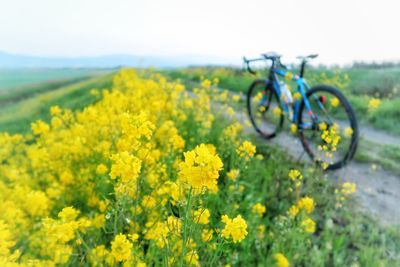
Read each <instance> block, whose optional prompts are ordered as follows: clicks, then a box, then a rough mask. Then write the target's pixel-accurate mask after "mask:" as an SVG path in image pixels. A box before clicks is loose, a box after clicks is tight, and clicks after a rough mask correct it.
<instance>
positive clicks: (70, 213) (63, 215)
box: [58, 207, 79, 222]
mask: <svg viewBox="0 0 400 267" xmlns="http://www.w3.org/2000/svg"><path fill="white" fill-rule="evenodd" d="M78 215H79V211H78V210H76V209H74V208H73V207H65V208H63V209H62V211H60V212H59V213H58V217H59V218H60V219H61V220H63V221H64V222H72V221H74V220H75V219H76V218H77V217H78Z"/></svg>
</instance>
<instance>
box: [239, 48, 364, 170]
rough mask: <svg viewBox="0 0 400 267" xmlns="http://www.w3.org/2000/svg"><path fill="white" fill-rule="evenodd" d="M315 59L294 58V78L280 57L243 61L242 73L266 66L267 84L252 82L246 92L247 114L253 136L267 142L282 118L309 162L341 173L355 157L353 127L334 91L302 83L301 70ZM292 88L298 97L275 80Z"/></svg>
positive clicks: (355, 129) (344, 104) (345, 105)
mask: <svg viewBox="0 0 400 267" xmlns="http://www.w3.org/2000/svg"><path fill="white" fill-rule="evenodd" d="M317 56H318V55H316V54H314V55H308V56H303V57H298V58H299V59H300V60H301V64H300V71H299V74H298V75H295V74H293V73H292V72H290V71H289V69H288V67H286V66H285V65H284V64H282V63H281V61H280V58H281V56H280V55H278V54H277V53H274V52H271V53H266V54H262V57H261V58H255V59H246V58H243V60H244V63H245V65H246V67H247V70H248V71H249V72H250V73H251V74H256V71H254V70H253V69H252V68H251V66H250V65H251V63H252V62H255V61H271V62H272V64H271V66H270V69H269V73H268V76H267V77H266V79H257V80H255V81H254V82H253V83H252V84H251V85H250V87H249V90H248V92H247V111H248V115H249V117H250V121H251V123H252V125H253V127H254V128H255V130H256V131H257V132H258V133H259V134H260V135H261V136H263V137H264V138H266V139H271V138H273V137H275V136H276V135H277V133H278V132H279V131H280V130H281V129H282V126H283V122H284V118H285V116H287V117H289V119H290V120H291V122H292V125H291V131H292V132H293V133H295V134H297V135H298V136H299V138H300V141H301V144H302V146H303V148H304V150H305V151H306V152H307V154H308V155H309V156H310V158H311V159H312V160H313V161H315V162H317V163H319V164H321V165H322V166H323V168H324V169H326V170H334V169H338V168H341V167H343V166H344V165H345V164H346V163H347V162H348V161H349V160H351V159H352V158H353V156H354V154H355V152H356V149H357V143H358V125H357V119H356V115H355V113H354V110H353V108H352V107H351V105H350V103H349V101H348V100H347V99H346V98H345V96H344V95H343V94H342V93H341V92H340V91H339V90H338V89H337V88H335V87H333V86H329V85H317V86H314V87H312V88H311V87H310V86H309V85H308V84H307V82H306V80H305V78H304V73H305V67H306V65H307V63H308V61H309V60H311V59H314V58H316V57H317ZM278 76H281V77H284V78H285V79H286V80H287V81H292V82H295V83H296V85H297V93H295V94H293V95H292V93H291V91H290V88H289V87H288V85H287V84H286V83H285V82H283V81H281V80H279V78H278Z"/></svg>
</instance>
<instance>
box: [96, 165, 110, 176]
mask: <svg viewBox="0 0 400 267" xmlns="http://www.w3.org/2000/svg"><path fill="white" fill-rule="evenodd" d="M107 171H108V168H107V166H106V165H104V164H99V165H97V168H96V173H97V174H104V173H106V172H107Z"/></svg>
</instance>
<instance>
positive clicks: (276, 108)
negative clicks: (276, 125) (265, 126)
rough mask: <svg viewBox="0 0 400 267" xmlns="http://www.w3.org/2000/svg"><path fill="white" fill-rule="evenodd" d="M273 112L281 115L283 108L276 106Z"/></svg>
mask: <svg viewBox="0 0 400 267" xmlns="http://www.w3.org/2000/svg"><path fill="white" fill-rule="evenodd" d="M272 112H273V113H274V114H275V116H280V115H281V114H282V110H281V109H280V108H278V107H275V108H274V109H273V111H272Z"/></svg>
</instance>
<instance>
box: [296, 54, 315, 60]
mask: <svg viewBox="0 0 400 267" xmlns="http://www.w3.org/2000/svg"><path fill="white" fill-rule="evenodd" d="M316 57H318V54H311V55H308V56H298V57H296V58H298V59H301V60H307V59H313V58H316Z"/></svg>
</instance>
